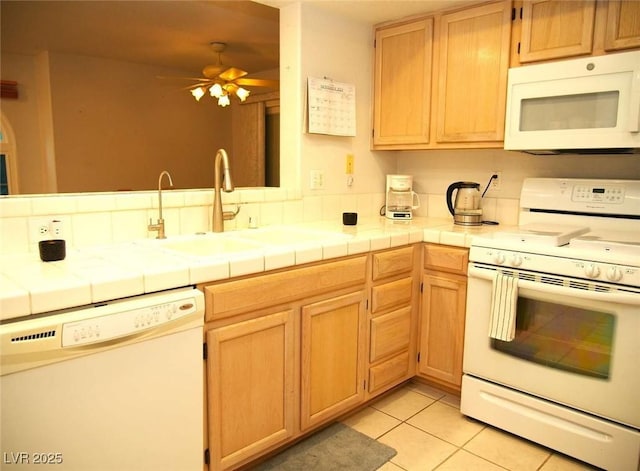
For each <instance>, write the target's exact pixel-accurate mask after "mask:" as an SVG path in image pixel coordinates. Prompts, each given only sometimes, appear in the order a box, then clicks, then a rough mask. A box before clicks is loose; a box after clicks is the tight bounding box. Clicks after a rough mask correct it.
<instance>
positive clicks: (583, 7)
mask: <svg viewBox="0 0 640 471" xmlns="http://www.w3.org/2000/svg"><path fill="white" fill-rule="evenodd" d="M521 17H522V24H521V28H520V30H521V34H520V36H519V38H517V39H518V40H519V42H520V44H519V58H518V62H520V63H528V62H535V61H546V60H557V59H565V58H571V57H576V56H588V55H601V54H606V53H609V52H618V51H621V50H624V49H630V48H638V47H640V2H637V1H635V0H598V1H596V0H576V1H565V0H523V2H522V7H521ZM512 65H513V66H515V65H518V64H517V63H515V62H514V63H513V64H512Z"/></svg>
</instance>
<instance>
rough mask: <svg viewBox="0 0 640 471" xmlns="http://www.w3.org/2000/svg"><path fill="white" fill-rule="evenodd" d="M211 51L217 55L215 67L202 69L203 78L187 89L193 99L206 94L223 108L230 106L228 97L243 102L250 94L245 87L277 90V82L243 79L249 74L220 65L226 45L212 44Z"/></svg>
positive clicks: (210, 66) (209, 66)
mask: <svg viewBox="0 0 640 471" xmlns="http://www.w3.org/2000/svg"><path fill="white" fill-rule="evenodd" d="M210 46H211V49H212V50H213V51H214V52H216V53H217V54H218V60H217V63H216V64H215V65H207V66H205V67H204V69H202V75H203V76H204V77H203V78H196V79H192V80H196V83H195V84H193V85H191V86H189V87H187V89H188V90H189V91H190V92H191V94H192V95H193V97H194V98H195V99H196V100H197V101H200V99H201V98H202V97H203V96H204V95H205V94H206V93H207V91H208V92H209V94H210V95H211V96H212V97H214V98H217V99H218V105H220V106H222V107H224V106H228V105H230V104H231V100H230V99H229V96H230V95H235V96H236V97H238V98H239V99H240V101H245V100H246V99H247V97H248V96H249V93H251V92H250V91H249V90H247V89H246V88H243V86H245V87H270V88H277V87H278V85H279V82H278V81H277V80H268V79H258V78H249V77H245V76H246V75H247V74H248V73H249V72H247V71H245V70H242V69H238V68H236V67H225V66H224V65H222V60H221V55H222V53H223V52H224V50H225V49H226V47H227V45H226V43H222V42H212V43H210Z"/></svg>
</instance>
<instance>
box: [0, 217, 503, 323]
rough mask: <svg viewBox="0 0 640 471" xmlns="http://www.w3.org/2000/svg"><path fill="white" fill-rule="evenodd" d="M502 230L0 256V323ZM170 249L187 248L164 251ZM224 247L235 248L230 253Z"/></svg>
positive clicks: (300, 231) (363, 231) (419, 224)
mask: <svg viewBox="0 0 640 471" xmlns="http://www.w3.org/2000/svg"><path fill="white" fill-rule="evenodd" d="M498 228H501V229H504V227H503V226H486V225H484V226H456V225H454V224H453V223H452V221H451V220H450V219H434V218H415V219H413V220H412V221H390V220H388V219H385V218H383V217H380V218H377V217H376V218H371V219H365V220H362V221H359V222H358V224H357V225H356V226H343V225H342V224H339V223H332V222H326V221H324V222H317V223H305V224H294V225H286V226H266V227H264V228H260V229H245V230H240V231H228V232H225V233H224V234H210V233H209V234H200V235H190V236H175V237H170V238H168V239H165V240H164V241H158V240H155V239H143V240H139V241H133V242H127V243H120V244H112V245H105V246H93V247H88V248H80V249H74V248H71V249H67V256H66V258H65V260H62V261H58V262H48V263H45V262H42V261H40V258H39V256H38V254H37V253H22V254H10V255H3V256H1V257H0V261H1V264H0V320H4V319H11V318H17V317H22V316H26V315H30V314H39V313H44V312H49V311H55V310H59V309H66V308H71V307H76V306H84V305H88V304H92V303H98V302H102V301H108V300H112V299H118V298H124V297H128V296H135V295H140V294H144V293H150V292H154V291H161V290H165V289H171V288H178V287H182V286H187V285H193V284H197V283H202V282H207V281H215V280H222V279H226V278H232V277H236V276H242V275H248V274H251V273H259V272H263V271H268V270H274V269H277V268H286V267H289V266H295V265H301V264H304V263H310V262H316V261H320V260H328V259H332V258H336V257H343V256H347V255H353V254H357V253H365V252H369V251H375V250H382V249H386V248H390V247H399V246H403V245H407V244H412V243H416V242H423V241H424V242H433V243H439V244H446V245H455V246H461V247H469V246H470V245H471V239H472V238H473V237H474V236H477V235H484V234H487V233H489V232H494V231H496V230H498ZM263 236H264V237H266V239H264V238H263ZM199 238H203V239H207V238H208V239H209V240H212V239H215V240H216V241H218V242H219V241H221V240H223V239H224V241H223V243H222V246H221V247H223V249H221V250H218V251H217V252H216V253H215V254H209V253H207V254H206V255H203V254H202V253H197V251H192V250H191V249H190V247H197V245H198V241H199V240H202V239H199ZM221 238H222V239H221ZM237 239H242V240H243V242H242V243H241V244H240V245H237V244H236V245H237V247H236V246H235V245H233V244H234V243H235V242H233V241H235V240H237ZM229 240H232V242H227V241H229ZM218 242H216V243H217V244H218ZM171 244H174V245H175V244H179V245H180V244H181V247H183V248H182V249H181V250H179V251H177V250H174V249H171V248H169V247H167V245H171ZM218 245H219V244H218ZM227 246H229V247H235V248H234V249H230V250H229V251H226V250H225V249H224V247H227Z"/></svg>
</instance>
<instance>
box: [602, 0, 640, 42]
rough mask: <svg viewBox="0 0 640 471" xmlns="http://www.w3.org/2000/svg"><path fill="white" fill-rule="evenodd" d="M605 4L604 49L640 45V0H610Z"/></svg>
mask: <svg viewBox="0 0 640 471" xmlns="http://www.w3.org/2000/svg"><path fill="white" fill-rule="evenodd" d="M605 6H606V13H607V16H606V23H605V27H604V30H605V33H604V50H605V51H618V50H621V49H629V48H637V47H640V2H638V1H637V0H623V1H619V0H610V1H608V2H606V5H605Z"/></svg>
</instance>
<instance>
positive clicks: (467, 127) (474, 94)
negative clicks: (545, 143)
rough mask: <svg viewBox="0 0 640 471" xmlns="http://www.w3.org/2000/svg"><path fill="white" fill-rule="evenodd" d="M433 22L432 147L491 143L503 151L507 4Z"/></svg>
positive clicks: (443, 16)
mask: <svg viewBox="0 0 640 471" xmlns="http://www.w3.org/2000/svg"><path fill="white" fill-rule="evenodd" d="M438 23H439V33H438V35H437V44H438V49H439V54H438V55H437V61H436V67H435V71H436V74H437V88H436V90H437V91H436V92H434V95H435V96H437V100H436V102H435V103H434V108H435V120H436V124H437V127H436V141H437V143H438V144H447V143H449V144H451V143H472V142H475V143H477V142H492V141H494V142H496V144H495V146H496V147H502V144H501V141H502V140H503V139H504V117H505V109H506V94H507V71H508V69H509V53H510V40H511V2H510V1H502V2H496V3H491V4H487V5H482V6H478V7H475V8H467V9H464V10H461V11H458V12H453V13H448V14H444V15H442V16H441V17H440V20H439V22H438Z"/></svg>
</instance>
